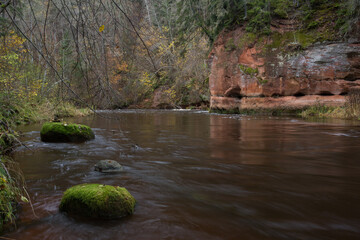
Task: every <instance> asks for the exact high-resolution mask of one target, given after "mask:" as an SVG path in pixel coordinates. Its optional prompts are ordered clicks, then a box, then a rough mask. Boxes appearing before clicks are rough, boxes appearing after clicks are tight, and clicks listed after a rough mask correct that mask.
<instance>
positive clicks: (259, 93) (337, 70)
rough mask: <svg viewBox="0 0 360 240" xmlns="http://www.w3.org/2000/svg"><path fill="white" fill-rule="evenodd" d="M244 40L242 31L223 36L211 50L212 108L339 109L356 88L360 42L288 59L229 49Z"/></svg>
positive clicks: (277, 53) (274, 51)
mask: <svg viewBox="0 0 360 240" xmlns="http://www.w3.org/2000/svg"><path fill="white" fill-rule="evenodd" d="M242 35H243V31H242V30H241V29H237V30H235V31H232V32H228V33H224V34H222V35H221V36H220V37H219V38H218V40H217V41H216V43H215V44H214V47H213V50H212V52H211V54H210V59H211V75H210V92H211V96H212V97H211V108H221V109H230V108H256V107H261V108H274V107H281V108H283V107H291V108H296V107H304V106H308V105H313V104H318V103H319V102H320V103H323V104H327V105H341V104H343V103H344V101H345V100H344V97H343V96H340V95H345V94H347V93H348V92H349V90H350V89H352V88H360V43H359V40H360V39H358V40H356V41H358V43H345V42H340V43H326V44H317V45H314V46H312V47H310V48H308V49H306V50H305V51H302V52H298V53H295V54H294V53H293V54H292V55H290V54H286V53H283V52H280V51H278V50H277V49H267V48H264V47H262V48H259V49H258V48H256V47H255V46H245V47H243V48H242V49H238V48H236V46H232V48H231V49H229V46H227V45H228V41H229V40H230V39H232V40H231V41H234V42H238V41H237V40H238V39H241V37H242ZM356 41H353V42H356ZM230 47H231V46H230ZM254 97H255V98H254ZM274 97H276V98H274Z"/></svg>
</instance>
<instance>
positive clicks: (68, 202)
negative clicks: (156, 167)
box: [59, 184, 136, 219]
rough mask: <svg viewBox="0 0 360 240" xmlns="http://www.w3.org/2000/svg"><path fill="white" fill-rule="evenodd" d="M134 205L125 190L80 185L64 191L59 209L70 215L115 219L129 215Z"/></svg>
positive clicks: (133, 199) (132, 199) (96, 185)
mask: <svg viewBox="0 0 360 240" xmlns="http://www.w3.org/2000/svg"><path fill="white" fill-rule="evenodd" d="M135 203H136V201H135V198H134V197H133V196H132V195H131V194H130V193H129V192H128V191H127V190H126V189H125V188H122V187H114V186H109V185H102V184H80V185H76V186H74V187H71V188H69V189H67V190H66V191H65V193H64V195H63V197H62V199H61V203H60V207H59V209H60V211H61V212H66V213H68V214H70V215H77V216H83V217H90V218H100V219H116V218H121V217H124V216H127V215H131V214H132V213H133V212H134V208H135Z"/></svg>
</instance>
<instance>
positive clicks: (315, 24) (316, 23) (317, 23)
mask: <svg viewBox="0 0 360 240" xmlns="http://www.w3.org/2000/svg"><path fill="white" fill-rule="evenodd" d="M318 26H319V22H317V21H312V22H310V23H309V24H308V26H307V28H308V29H314V28H316V27H318Z"/></svg>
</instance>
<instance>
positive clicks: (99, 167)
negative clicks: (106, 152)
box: [94, 160, 123, 173]
mask: <svg viewBox="0 0 360 240" xmlns="http://www.w3.org/2000/svg"><path fill="white" fill-rule="evenodd" d="M94 168H95V171H98V172H102V173H117V172H122V171H123V167H122V166H121V165H120V164H119V163H118V162H117V161H113V160H101V161H99V162H98V163H96V164H95V166H94Z"/></svg>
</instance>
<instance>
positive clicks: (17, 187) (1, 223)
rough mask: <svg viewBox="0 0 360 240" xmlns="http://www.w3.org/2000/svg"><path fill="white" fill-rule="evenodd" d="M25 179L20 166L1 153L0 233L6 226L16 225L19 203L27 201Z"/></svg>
mask: <svg viewBox="0 0 360 240" xmlns="http://www.w3.org/2000/svg"><path fill="white" fill-rule="evenodd" d="M23 185H24V179H23V177H22V173H21V170H20V168H19V166H18V165H17V164H16V163H15V162H14V161H13V160H12V159H10V158H9V157H4V156H3V155H1V152H0V233H2V231H3V230H4V228H5V226H8V225H15V219H16V217H15V212H16V210H17V203H16V202H17V201H22V200H21V199H23V200H24V201H26V200H27V198H26V197H24V191H23V190H22V186H23Z"/></svg>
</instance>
